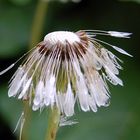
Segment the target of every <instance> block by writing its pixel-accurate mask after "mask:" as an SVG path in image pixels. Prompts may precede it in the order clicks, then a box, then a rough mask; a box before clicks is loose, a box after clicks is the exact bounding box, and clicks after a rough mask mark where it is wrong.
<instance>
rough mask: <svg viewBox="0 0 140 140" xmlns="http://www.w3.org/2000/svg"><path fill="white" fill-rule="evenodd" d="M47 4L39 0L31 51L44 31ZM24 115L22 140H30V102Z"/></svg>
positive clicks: (26, 103)
mask: <svg viewBox="0 0 140 140" xmlns="http://www.w3.org/2000/svg"><path fill="white" fill-rule="evenodd" d="M47 4H48V3H47V2H46V1H43V0H38V4H37V7H36V11H35V16H34V20H33V24H32V31H31V38H30V42H29V50H30V49H32V48H33V47H34V46H35V45H36V44H37V43H38V42H39V40H40V36H41V33H42V29H43V23H44V19H45V15H46V13H47ZM24 114H25V123H24V126H23V131H22V140H28V139H29V137H28V132H29V129H28V128H29V123H30V119H31V110H30V107H29V102H28V101H26V102H25V103H24Z"/></svg>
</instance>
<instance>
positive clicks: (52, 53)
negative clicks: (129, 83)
mask: <svg viewBox="0 0 140 140" xmlns="http://www.w3.org/2000/svg"><path fill="white" fill-rule="evenodd" d="M98 35H108V36H114V37H123V38H126V37H127V38H128V37H129V35H130V33H124V32H116V31H100V30H81V31H77V32H69V31H56V32H52V33H49V34H47V35H46V36H45V37H44V40H43V41H42V42H40V43H38V44H37V45H36V47H35V48H34V49H33V50H32V51H31V52H30V54H29V56H28V57H27V58H26V59H25V61H24V63H23V64H22V65H20V67H19V68H18V70H17V71H16V73H15V74H14V75H13V77H12V79H11V82H10V85H9V91H8V95H9V97H12V96H13V97H15V96H16V97H17V98H18V99H22V100H25V99H28V100H29V102H30V105H31V106H32V109H33V110H34V111H36V110H39V109H41V110H42V109H43V108H45V107H51V108H53V107H54V106H57V107H58V109H59V110H60V112H61V114H62V115H64V116H67V117H69V116H72V115H74V113H75V111H74V108H75V104H76V102H77V103H78V104H79V106H80V108H81V110H82V111H84V112H87V111H90V110H92V111H93V112H96V111H97V109H98V107H101V106H105V107H106V106H108V105H109V99H110V92H109V88H108V82H110V83H111V84H113V85H121V86H123V81H122V80H121V79H120V78H119V77H118V76H119V70H120V69H122V67H121V65H120V63H121V62H122V61H121V60H120V59H119V58H118V57H117V56H116V55H114V54H113V53H112V52H111V51H110V49H115V50H116V51H118V52H120V53H122V54H124V55H128V56H131V55H130V54H128V53H127V52H126V51H124V50H123V49H121V48H119V47H116V46H115V45H111V44H109V43H107V42H105V41H102V40H99V39H98ZM20 59H21V58H20ZM20 59H19V60H20ZM17 62H18V61H17ZM14 64H15V63H14ZM11 67H13V64H12V65H11V66H9V68H7V69H6V70H4V71H2V72H0V75H2V74H3V73H5V72H6V71H8V70H9V69H11Z"/></svg>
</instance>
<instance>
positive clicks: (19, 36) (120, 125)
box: [0, 0, 140, 140]
mask: <svg viewBox="0 0 140 140" xmlns="http://www.w3.org/2000/svg"><path fill="white" fill-rule="evenodd" d="M137 1H138V0H137ZM36 5H37V0H1V1H0V71H1V70H3V69H5V68H6V67H7V66H9V65H10V64H11V63H13V62H14V61H15V60H17V59H18V58H19V57H20V56H22V55H23V54H24V53H25V52H27V50H28V46H29V39H30V35H31V28H32V23H33V17H34V13H35V10H36ZM80 29H99V30H114V31H126V32H132V33H133V34H132V37H131V38H130V39H118V38H115V39H114V38H110V37H102V39H103V40H104V41H106V42H109V43H111V44H114V45H117V46H119V47H121V48H123V49H124V50H127V52H129V53H130V54H132V55H133V56H134V57H133V58H130V57H127V56H124V55H121V54H119V53H118V52H116V51H114V50H111V51H113V53H115V54H116V55H117V56H118V57H119V58H121V59H122V60H123V61H124V63H123V64H122V66H123V67H124V70H123V71H121V73H120V77H121V78H122V79H123V81H124V87H119V86H117V87H113V86H112V85H110V90H111V93H112V94H111V104H110V106H109V107H107V108H104V107H102V108H99V109H98V112H97V113H93V112H87V113H85V112H81V111H80V110H79V109H76V110H75V116H74V119H76V120H78V122H79V123H78V124H76V125H73V126H66V127H62V128H61V129H60V130H59V132H58V137H57V140H85V139H87V140H93V139H94V140H139V139H140V109H139V108H140V74H139V72H140V3H139V2H135V1H134V0H133V1H119V0H105V1H103V0H102V1H101V0H82V1H81V2H80V3H72V2H69V3H61V2H50V3H49V4H48V9H47V13H46V17H45V23H44V27H43V33H42V37H41V38H40V41H41V40H43V37H44V35H46V34H47V33H49V32H52V31H55V30H68V31H77V30H80ZM108 49H110V48H108ZM17 67H18V65H17V66H16V67H15V68H13V69H12V70H10V71H9V72H7V73H6V74H4V75H2V76H0V139H1V140H16V139H18V138H17V136H18V134H19V131H17V132H15V133H13V131H14V128H15V126H16V123H17V121H18V119H19V117H20V114H21V112H22V110H23V109H22V108H23V107H22V103H21V101H18V100H17V99H15V98H8V95H7V91H8V81H9V79H10V78H11V76H12V75H13V73H14V71H15V70H16V68H17ZM46 114H47V113H46V111H43V112H42V113H41V114H40V113H39V112H33V113H32V119H31V123H30V130H29V132H30V140H39V139H40V140H42V139H43V138H44V135H45V128H46V125H47V115H46Z"/></svg>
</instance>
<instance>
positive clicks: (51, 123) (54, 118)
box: [45, 106, 60, 140]
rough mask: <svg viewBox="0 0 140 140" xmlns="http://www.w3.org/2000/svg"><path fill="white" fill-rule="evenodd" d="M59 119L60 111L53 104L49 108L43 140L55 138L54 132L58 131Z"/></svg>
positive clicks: (53, 139)
mask: <svg viewBox="0 0 140 140" xmlns="http://www.w3.org/2000/svg"><path fill="white" fill-rule="evenodd" d="M59 121H60V111H59V109H58V108H57V107H56V106H54V107H53V109H52V108H50V111H49V119H48V128H47V135H46V139H45V140H55V138H56V133H57V131H58V127H59Z"/></svg>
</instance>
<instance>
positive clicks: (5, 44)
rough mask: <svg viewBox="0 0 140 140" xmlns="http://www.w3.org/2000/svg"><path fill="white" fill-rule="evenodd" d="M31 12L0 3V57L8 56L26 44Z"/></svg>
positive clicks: (17, 51)
mask: <svg viewBox="0 0 140 140" xmlns="http://www.w3.org/2000/svg"><path fill="white" fill-rule="evenodd" d="M30 22H31V12H30V13H29V10H26V9H20V8H16V7H12V6H11V7H9V6H6V5H0V57H10V56H13V55H15V54H17V53H19V52H20V50H23V47H25V46H26V45H28V44H27V43H28V39H29V33H30V28H31V27H30V26H29V25H30Z"/></svg>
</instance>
